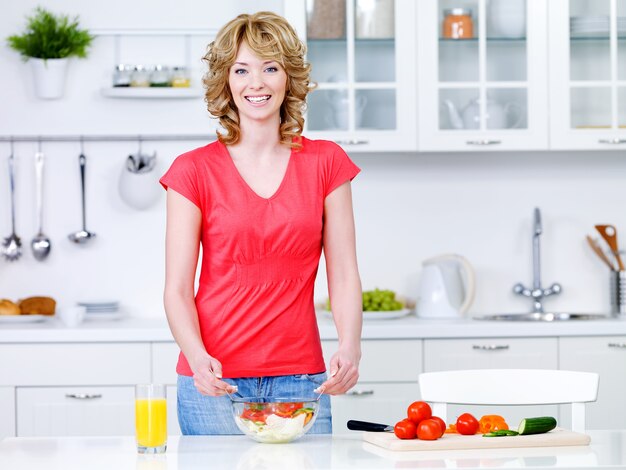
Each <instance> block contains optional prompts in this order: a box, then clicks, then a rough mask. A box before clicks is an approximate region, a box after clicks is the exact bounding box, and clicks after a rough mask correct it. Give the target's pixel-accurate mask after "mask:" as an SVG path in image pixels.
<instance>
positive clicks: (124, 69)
mask: <svg viewBox="0 0 626 470" xmlns="http://www.w3.org/2000/svg"><path fill="white" fill-rule="evenodd" d="M132 73H133V66H132V65H125V64H118V65H116V66H115V71H114V72H113V86H114V87H129V86H130V80H131V75H132Z"/></svg>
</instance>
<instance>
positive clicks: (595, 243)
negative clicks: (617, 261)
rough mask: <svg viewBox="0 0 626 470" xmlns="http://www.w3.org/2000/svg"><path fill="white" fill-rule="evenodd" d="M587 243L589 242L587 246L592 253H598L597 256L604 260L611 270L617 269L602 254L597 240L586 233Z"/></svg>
mask: <svg viewBox="0 0 626 470" xmlns="http://www.w3.org/2000/svg"><path fill="white" fill-rule="evenodd" d="M587 243H589V246H590V247H591V249H592V250H593V251H594V253H595V254H596V255H598V258H600V259H601V260H602V261H604V263H605V264H606V265H607V266H608V267H609V268H610V269H611V271H617V269H615V266H614V265H613V262H612V261H611V260H610V259H609V258H608V257H607V256H606V255H605V254H604V251H602V248H600V245H598V241H597V240H595V239H593V238H591V237H590V236H589V235H587Z"/></svg>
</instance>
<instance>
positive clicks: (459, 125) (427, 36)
mask: <svg viewBox="0 0 626 470" xmlns="http://www.w3.org/2000/svg"><path fill="white" fill-rule="evenodd" d="M546 3H547V2H545V1H544V0H466V1H462V2H459V1H457V0H431V1H424V2H417V4H418V28H417V29H418V61H419V63H420V64H421V67H420V69H419V82H418V88H419V93H418V109H419V118H418V120H419V135H420V141H419V148H420V150H466V151H471V150H474V151H488V150H495V151H497V150H529V149H533V150H534V149H546V148H548V129H547V105H546V100H547V96H546V88H547V72H546V70H547V67H546V60H547V57H546V56H547V52H546V42H547V29H546V18H547V10H546V8H547V7H546Z"/></svg>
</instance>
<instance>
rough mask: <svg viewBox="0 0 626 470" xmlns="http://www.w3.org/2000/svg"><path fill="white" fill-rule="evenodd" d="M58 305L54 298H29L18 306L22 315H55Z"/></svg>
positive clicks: (21, 301)
mask: <svg viewBox="0 0 626 470" xmlns="http://www.w3.org/2000/svg"><path fill="white" fill-rule="evenodd" d="M56 304H57V303H56V301H55V300H54V299H53V298H52V297H27V298H25V299H22V300H20V301H19V304H18V305H19V307H20V311H21V312H22V315H54V311H55V309H56Z"/></svg>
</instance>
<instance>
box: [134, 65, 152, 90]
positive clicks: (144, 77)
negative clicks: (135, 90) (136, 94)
mask: <svg viewBox="0 0 626 470" xmlns="http://www.w3.org/2000/svg"><path fill="white" fill-rule="evenodd" d="M130 86H132V87H149V86H150V70H148V68H147V67H145V66H143V65H135V68H134V70H133V74H132V75H131V79H130Z"/></svg>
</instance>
